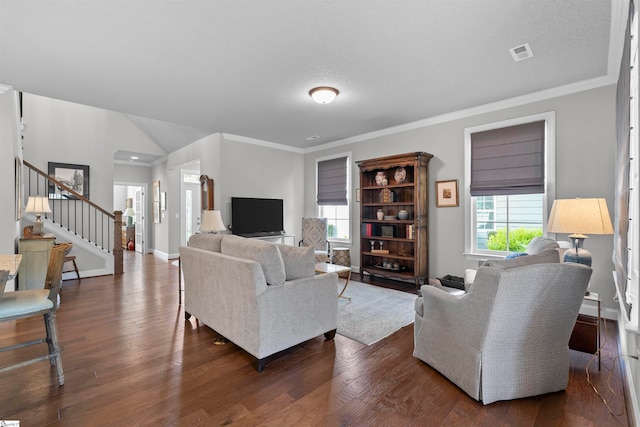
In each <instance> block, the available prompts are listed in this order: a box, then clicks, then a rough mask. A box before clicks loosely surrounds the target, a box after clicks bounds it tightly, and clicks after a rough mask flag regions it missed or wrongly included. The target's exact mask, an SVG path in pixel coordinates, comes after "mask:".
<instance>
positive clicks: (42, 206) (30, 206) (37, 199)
mask: <svg viewBox="0 0 640 427" xmlns="http://www.w3.org/2000/svg"><path fill="white" fill-rule="evenodd" d="M24 211H25V212H30V213H38V214H43V213H49V212H51V208H50V207H49V199H47V198H46V197H42V196H29V200H28V201H27V206H26V207H25V208H24Z"/></svg>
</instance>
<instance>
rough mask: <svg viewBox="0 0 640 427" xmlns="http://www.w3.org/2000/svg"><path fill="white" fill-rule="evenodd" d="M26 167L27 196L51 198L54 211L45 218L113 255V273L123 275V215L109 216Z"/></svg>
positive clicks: (72, 191)
mask: <svg viewBox="0 0 640 427" xmlns="http://www.w3.org/2000/svg"><path fill="white" fill-rule="evenodd" d="M23 164H24V165H25V166H26V177H24V176H23V179H24V181H23V182H24V183H25V185H24V189H25V196H26V197H29V196H42V197H47V198H48V199H49V207H50V208H51V212H50V213H44V214H43V216H44V218H45V219H47V220H49V221H51V222H52V223H53V224H56V225H59V226H60V227H61V228H62V229H64V230H66V231H67V232H69V233H73V234H75V235H76V236H79V237H81V238H82V239H84V240H86V241H87V242H89V243H92V244H94V245H95V246H97V247H98V248H100V249H102V250H104V251H106V252H108V253H110V254H112V255H113V257H114V263H113V265H114V271H113V273H114V274H121V273H122V272H123V264H122V256H123V255H122V212H121V211H115V212H114V213H110V212H108V211H106V210H105V209H103V208H101V207H100V206H98V205H96V204H95V203H93V202H92V201H91V200H89V199H87V198H86V197H84V196H83V195H82V194H80V193H78V192H76V191H74V190H73V189H72V188H70V187H69V186H67V185H66V184H64V183H62V182H60V181H58V180H57V179H55V178H54V177H52V176H49V175H47V174H46V173H44V172H43V171H41V170H40V169H38V168H37V167H35V166H33V165H32V164H30V163H29V162H27V161H24V162H23Z"/></svg>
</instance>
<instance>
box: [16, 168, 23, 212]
mask: <svg viewBox="0 0 640 427" xmlns="http://www.w3.org/2000/svg"><path fill="white" fill-rule="evenodd" d="M15 174H16V175H15V184H16V200H15V203H16V221H20V218H22V160H20V158H19V157H16V170H15Z"/></svg>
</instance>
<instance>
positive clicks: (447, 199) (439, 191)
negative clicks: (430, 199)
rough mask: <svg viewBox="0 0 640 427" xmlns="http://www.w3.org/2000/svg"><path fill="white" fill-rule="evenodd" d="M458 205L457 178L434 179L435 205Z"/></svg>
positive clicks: (443, 206) (439, 206)
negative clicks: (446, 179) (447, 179)
mask: <svg viewBox="0 0 640 427" xmlns="http://www.w3.org/2000/svg"><path fill="white" fill-rule="evenodd" d="M455 206H458V180H457V179H451V180H449V181H436V207H437V208H446V207H455Z"/></svg>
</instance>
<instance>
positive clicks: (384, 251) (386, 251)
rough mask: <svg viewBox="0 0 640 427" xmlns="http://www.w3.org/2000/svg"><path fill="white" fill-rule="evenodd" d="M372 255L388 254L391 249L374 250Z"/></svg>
mask: <svg viewBox="0 0 640 427" xmlns="http://www.w3.org/2000/svg"><path fill="white" fill-rule="evenodd" d="M371 253H372V254H388V253H389V249H372V250H371Z"/></svg>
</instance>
